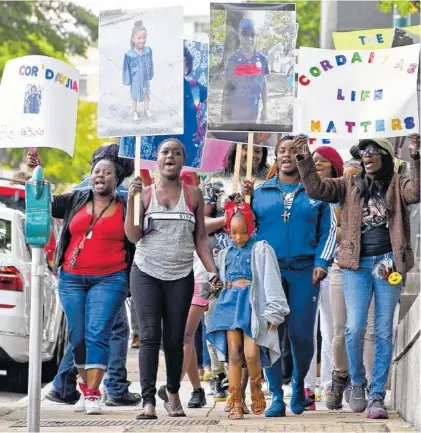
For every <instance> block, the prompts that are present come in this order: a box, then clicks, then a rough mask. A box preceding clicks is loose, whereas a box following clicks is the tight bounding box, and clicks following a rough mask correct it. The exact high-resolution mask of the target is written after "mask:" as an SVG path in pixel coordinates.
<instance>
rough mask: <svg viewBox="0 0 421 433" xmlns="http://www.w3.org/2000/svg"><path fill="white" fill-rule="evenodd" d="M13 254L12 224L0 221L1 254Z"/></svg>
mask: <svg viewBox="0 0 421 433" xmlns="http://www.w3.org/2000/svg"><path fill="white" fill-rule="evenodd" d="M11 252H12V223H11V222H10V221H8V220H4V219H0V254H10V253H11Z"/></svg>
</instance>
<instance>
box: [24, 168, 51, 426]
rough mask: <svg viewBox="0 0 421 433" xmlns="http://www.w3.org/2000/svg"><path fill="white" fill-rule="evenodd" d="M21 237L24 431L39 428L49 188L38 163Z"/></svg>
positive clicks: (28, 191)
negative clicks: (25, 322) (26, 318)
mask: <svg viewBox="0 0 421 433" xmlns="http://www.w3.org/2000/svg"><path fill="white" fill-rule="evenodd" d="M25 193H26V194H25V200H26V220H25V237H26V241H27V243H28V244H29V245H30V246H31V248H32V268H31V298H30V299H31V316H30V328H29V383H28V414H27V429H28V432H39V431H40V411H41V368H42V352H41V350H42V328H43V326H42V325H43V320H44V314H43V303H44V262H45V259H44V247H45V245H46V244H47V243H48V240H49V238H50V220H51V187H50V184H49V183H48V182H46V181H45V180H44V172H43V170H42V168H41V166H38V167H36V168H35V170H34V172H33V174H32V179H31V180H29V181H28V182H27V184H26V186H25Z"/></svg>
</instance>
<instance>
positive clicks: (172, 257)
mask: <svg viewBox="0 0 421 433" xmlns="http://www.w3.org/2000/svg"><path fill="white" fill-rule="evenodd" d="M184 188H185V187H184V186H183V188H182V189H181V194H180V200H179V201H178V204H177V205H176V206H175V207H174V208H173V209H167V208H165V207H163V206H161V205H160V204H159V203H158V199H157V197H156V189H155V185H152V194H151V202H150V204H149V207H148V209H147V210H146V212H145V216H144V220H143V231H144V235H143V238H142V239H140V241H139V242H138V243H137V244H136V253H135V257H134V262H135V263H136V266H137V267H138V268H139V269H140V270H141V271H142V272H144V273H145V274H148V275H150V276H151V277H154V278H158V279H160V280H164V281H173V280H178V279H180V278H184V277H186V276H187V275H189V274H190V272H191V271H192V269H193V254H194V250H195V244H194V235H193V233H194V229H195V225H196V219H195V217H194V214H193V212H192V211H191V210H190V209H189V207H188V206H187V203H186V199H185V196H184Z"/></svg>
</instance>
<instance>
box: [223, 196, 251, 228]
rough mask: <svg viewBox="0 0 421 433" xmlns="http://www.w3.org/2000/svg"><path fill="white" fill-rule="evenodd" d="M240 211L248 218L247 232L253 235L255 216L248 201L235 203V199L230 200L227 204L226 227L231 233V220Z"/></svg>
mask: <svg viewBox="0 0 421 433" xmlns="http://www.w3.org/2000/svg"><path fill="white" fill-rule="evenodd" d="M237 212H240V213H241V214H242V215H243V216H244V219H245V220H246V225H247V232H248V234H249V236H251V235H252V234H253V232H254V228H255V226H254V216H253V211H252V210H251V207H250V205H249V204H248V203H240V204H237V203H234V202H233V201H228V202H227V204H226V205H225V213H226V220H227V223H226V229H227V232H228V233H231V230H230V227H231V220H232V217H233V216H234V215H235V214H236V213H237Z"/></svg>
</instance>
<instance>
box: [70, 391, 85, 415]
mask: <svg viewBox="0 0 421 433" xmlns="http://www.w3.org/2000/svg"><path fill="white" fill-rule="evenodd" d="M73 410H74V412H85V397H84V396H83V394H80V399H79V401H78V402H77V403H76V404H75V406H74V408H73Z"/></svg>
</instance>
